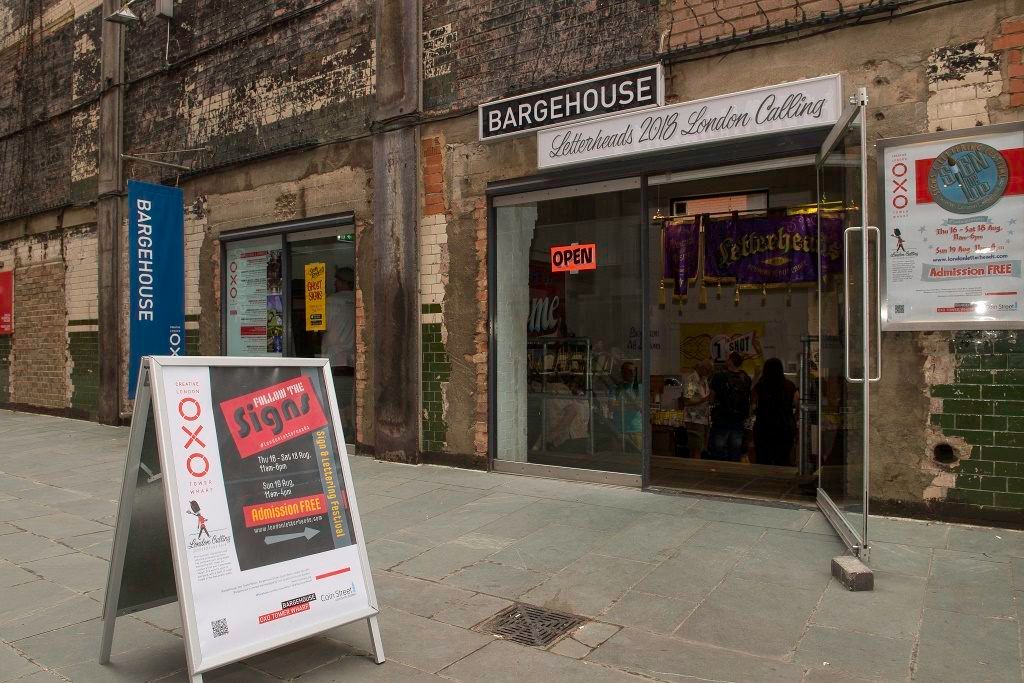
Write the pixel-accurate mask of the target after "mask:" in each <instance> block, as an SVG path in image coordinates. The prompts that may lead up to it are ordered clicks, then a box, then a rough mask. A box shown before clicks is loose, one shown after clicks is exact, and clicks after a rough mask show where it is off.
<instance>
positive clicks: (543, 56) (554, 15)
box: [423, 0, 659, 111]
mask: <svg viewBox="0 0 1024 683" xmlns="http://www.w3.org/2000/svg"><path fill="white" fill-rule="evenodd" d="M658 18H659V2H658V0H600V1H598V2H566V1H560V2H551V0H523V1H521V2H512V3H510V2H504V1H503V0H483V1H481V0H426V1H425V2H424V3H423V30H424V38H423V43H424V45H423V49H424V82H423V101H424V107H425V108H426V109H427V110H436V111H450V110H453V109H461V108H466V107H475V106H476V105H477V103H479V102H485V101H487V100H489V99H494V98H496V97H499V96H503V95H505V94H511V92H512V91H520V92H522V91H526V90H531V89H533V88H535V87H538V86H543V85H545V84H548V83H554V82H565V81H572V80H574V79H576V78H578V77H580V76H582V75H583V74H589V73H592V72H594V71H595V70H600V71H610V70H613V69H615V68H617V67H620V66H623V65H626V64H629V65H633V64H636V63H639V62H641V61H643V60H648V59H651V58H653V56H654V54H655V52H656V50H657V47H658V33H659V31H658Z"/></svg>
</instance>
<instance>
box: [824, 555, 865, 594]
mask: <svg viewBox="0 0 1024 683" xmlns="http://www.w3.org/2000/svg"><path fill="white" fill-rule="evenodd" d="M832 576H834V577H835V578H836V579H837V580H838V581H839V583H841V584H843V585H844V586H846V588H847V589H848V590H851V591H870V590H874V588H875V575H874V573H873V572H872V571H871V569H870V568H869V567H868V566H867V565H866V564H864V563H863V562H861V561H860V560H859V559H857V558H856V557H853V556H852V555H840V556H839V557H833V558H832Z"/></svg>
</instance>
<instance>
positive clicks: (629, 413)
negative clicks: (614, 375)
mask: <svg viewBox="0 0 1024 683" xmlns="http://www.w3.org/2000/svg"><path fill="white" fill-rule="evenodd" d="M619 373H620V374H621V375H622V381H621V382H620V383H619V385H618V387H617V388H616V390H615V396H616V398H617V399H618V401H619V425H618V426H619V430H620V431H621V434H622V442H623V445H624V446H625V450H627V451H630V452H636V453H639V452H640V451H642V450H643V447H644V425H643V404H642V403H641V402H640V400H641V399H640V380H639V378H638V376H637V371H636V365H634V364H633V362H632V361H628V360H627V361H626V362H624V363H623V364H622V366H621V367H620V369H619Z"/></svg>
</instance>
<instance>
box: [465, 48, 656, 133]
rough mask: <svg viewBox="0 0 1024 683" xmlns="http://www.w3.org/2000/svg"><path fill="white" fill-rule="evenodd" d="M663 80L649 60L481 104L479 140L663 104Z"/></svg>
mask: <svg viewBox="0 0 1024 683" xmlns="http://www.w3.org/2000/svg"><path fill="white" fill-rule="evenodd" d="M662 81H663V79H662V74H661V66H660V65H658V64H654V65H652V66H645V67H641V68H639V69H633V70H632V71H625V72H622V73H617V74H612V75H610V76H602V77H600V78H592V79H590V80H587V81H580V82H578V83H570V84H569V85H564V86H559V87H556V88H550V89H548V90H542V91H540V92H534V93H528V94H526V95H520V96H518V97H510V98H508V99H505V100H498V101H497V102H488V103H487V104H481V105H480V107H479V119H480V139H481V140H489V139H491V138H497V137H504V136H506V135H516V134H522V133H528V132H530V131H534V130H537V129H538V128H547V127H549V126H558V125H562V124H565V123H570V122H572V121H580V120H582V119H589V118H593V117H595V116H604V115H606V114H618V113H621V112H624V111H631V110H634V109H643V108H646V107H654V106H657V105H660V104H662V102H663V97H664V86H663V83H662Z"/></svg>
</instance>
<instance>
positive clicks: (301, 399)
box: [220, 377, 327, 458]
mask: <svg viewBox="0 0 1024 683" xmlns="http://www.w3.org/2000/svg"><path fill="white" fill-rule="evenodd" d="M220 409H221V412H222V413H223V414H224V419H225V421H226V422H227V424H228V429H229V430H230V431H231V438H232V439H234V442H235V447H237V448H238V454H239V455H240V456H241V457H243V458H248V457H249V456H251V455H255V454H256V453H259V452H260V451H264V450H266V449H268V448H272V447H274V446H276V445H278V444H282V443H284V442H285V441H288V440H290V439H294V438H295V437H298V436H302V435H303V434H308V433H309V432H311V431H313V430H314V429H319V428H320V427H323V426H324V425H325V424H327V418H326V417H325V416H324V411H323V408H322V407H321V405H320V399H318V398H317V395H316V393H315V392H314V391H313V384H312V383H311V382H310V381H309V378H308V377H296V378H295V379H290V380H287V381H285V382H281V383H279V384H274V385H272V386H269V387H265V388H263V389H260V390H258V391H254V392H252V393H249V394H244V395H242V396H238V397H235V398H232V399H229V400H227V401H222V402H221V404H220Z"/></svg>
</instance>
